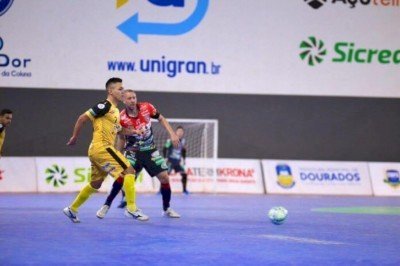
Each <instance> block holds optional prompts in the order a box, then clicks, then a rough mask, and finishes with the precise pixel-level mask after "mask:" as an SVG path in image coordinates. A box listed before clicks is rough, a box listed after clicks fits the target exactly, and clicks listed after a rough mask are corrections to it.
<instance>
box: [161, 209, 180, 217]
mask: <svg viewBox="0 0 400 266" xmlns="http://www.w3.org/2000/svg"><path fill="white" fill-rule="evenodd" d="M162 214H163V216H165V217H169V218H181V216H180V215H179V213H177V212H176V211H174V210H173V209H171V208H168V209H167V210H166V211H163V213H162Z"/></svg>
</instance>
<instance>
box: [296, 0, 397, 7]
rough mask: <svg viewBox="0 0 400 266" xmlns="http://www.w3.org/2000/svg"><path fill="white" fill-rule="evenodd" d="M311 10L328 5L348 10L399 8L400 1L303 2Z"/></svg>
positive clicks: (349, 0) (324, 0)
mask: <svg viewBox="0 0 400 266" xmlns="http://www.w3.org/2000/svg"><path fill="white" fill-rule="evenodd" d="M304 2H306V3H307V4H308V5H309V6H310V7H312V8H313V9H319V8H321V7H322V6H324V5H327V4H328V3H329V4H331V5H335V6H339V5H342V6H345V7H349V8H356V7H359V6H364V7H400V0H330V1H327V0H304Z"/></svg>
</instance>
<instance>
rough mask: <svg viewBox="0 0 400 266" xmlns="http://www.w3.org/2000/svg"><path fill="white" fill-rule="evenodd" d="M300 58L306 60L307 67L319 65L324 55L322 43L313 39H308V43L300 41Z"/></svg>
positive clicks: (324, 50)
mask: <svg viewBox="0 0 400 266" xmlns="http://www.w3.org/2000/svg"><path fill="white" fill-rule="evenodd" d="M300 49H301V50H302V52H301V53H300V58H301V59H302V60H306V61H307V63H308V65H310V66H314V65H315V63H321V62H322V60H323V56H325V55H326V49H325V47H324V42H323V41H321V40H317V39H316V38H315V37H313V36H311V37H308V41H302V42H301V44H300Z"/></svg>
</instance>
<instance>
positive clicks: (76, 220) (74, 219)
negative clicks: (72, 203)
mask: <svg viewBox="0 0 400 266" xmlns="http://www.w3.org/2000/svg"><path fill="white" fill-rule="evenodd" d="M63 213H64V214H65V215H66V216H67V217H68V218H69V219H71V221H72V222H73V223H80V222H81V221H80V220H79V218H78V216H76V214H77V213H76V212H74V211H73V210H71V208H70V207H65V208H64V210H63Z"/></svg>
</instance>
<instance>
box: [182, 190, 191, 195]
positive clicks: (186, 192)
mask: <svg viewBox="0 0 400 266" xmlns="http://www.w3.org/2000/svg"><path fill="white" fill-rule="evenodd" d="M182 193H183V194H185V195H189V194H190V193H189V191H187V190H185V191H183V192H182Z"/></svg>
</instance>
